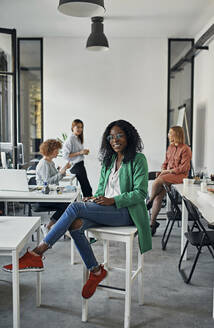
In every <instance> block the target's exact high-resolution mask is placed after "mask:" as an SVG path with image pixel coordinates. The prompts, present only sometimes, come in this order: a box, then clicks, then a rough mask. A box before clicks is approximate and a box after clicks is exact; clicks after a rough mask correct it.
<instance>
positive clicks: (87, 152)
mask: <svg viewBox="0 0 214 328" xmlns="http://www.w3.org/2000/svg"><path fill="white" fill-rule="evenodd" d="M79 153H80V155H88V154H89V149H82V150H80V152H79Z"/></svg>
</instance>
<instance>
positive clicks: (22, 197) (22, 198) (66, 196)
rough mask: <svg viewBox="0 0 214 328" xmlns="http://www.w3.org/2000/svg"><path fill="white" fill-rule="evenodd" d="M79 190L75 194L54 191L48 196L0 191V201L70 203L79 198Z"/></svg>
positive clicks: (34, 192) (40, 193)
mask: <svg viewBox="0 0 214 328" xmlns="http://www.w3.org/2000/svg"><path fill="white" fill-rule="evenodd" d="M79 194H80V188H79V187H77V191H75V192H63V193H62V194H57V193H56V191H51V192H50V193H49V194H48V195H45V194H43V193H42V192H41V191H37V190H36V191H22V192H20V191H0V200H1V201H5V202H29V203H34V202H35V203H37V202H40V203H41V202H53V203H70V202H74V200H75V199H76V198H77V197H78V196H79Z"/></svg>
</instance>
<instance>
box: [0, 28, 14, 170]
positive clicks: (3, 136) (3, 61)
mask: <svg viewBox="0 0 214 328" xmlns="http://www.w3.org/2000/svg"><path fill="white" fill-rule="evenodd" d="M5 143H10V145H11V147H10V151H9V152H6V151H5V150H4V149H3V148H4V147H3V146H2V145H4V144H5ZM0 155H1V156H0V167H3V166H4V167H7V166H8V163H9V162H10V163H9V164H10V167H14V168H16V167H17V162H18V159H17V155H18V151H17V102H16V30H14V29H13V30H11V29H5V28H0ZM3 164H4V165H3Z"/></svg>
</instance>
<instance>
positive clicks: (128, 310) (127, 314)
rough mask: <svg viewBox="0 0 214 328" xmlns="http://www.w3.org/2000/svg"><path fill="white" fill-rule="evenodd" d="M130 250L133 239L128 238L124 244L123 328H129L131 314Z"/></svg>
mask: <svg viewBox="0 0 214 328" xmlns="http://www.w3.org/2000/svg"><path fill="white" fill-rule="evenodd" d="M132 249H133V238H129V240H128V241H127V242H126V293H125V315H124V328H129V327H130V314H131V291H132V288H131V286H132V281H131V275H132Z"/></svg>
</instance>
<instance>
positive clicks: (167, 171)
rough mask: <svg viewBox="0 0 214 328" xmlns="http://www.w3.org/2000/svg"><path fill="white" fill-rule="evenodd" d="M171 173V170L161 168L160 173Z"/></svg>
mask: <svg viewBox="0 0 214 328" xmlns="http://www.w3.org/2000/svg"><path fill="white" fill-rule="evenodd" d="M168 173H172V170H162V171H161V174H160V175H164V174H168Z"/></svg>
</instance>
